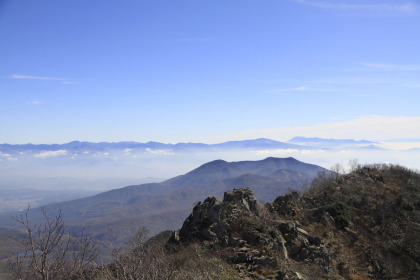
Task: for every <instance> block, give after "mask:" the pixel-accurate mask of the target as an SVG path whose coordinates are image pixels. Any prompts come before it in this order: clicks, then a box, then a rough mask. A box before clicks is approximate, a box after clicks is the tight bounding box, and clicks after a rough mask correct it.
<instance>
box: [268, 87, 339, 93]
mask: <svg viewBox="0 0 420 280" xmlns="http://www.w3.org/2000/svg"><path fill="white" fill-rule="evenodd" d="M337 91H340V90H338V89H327V88H313V87H307V86H300V87H292V88H281V89H275V90H272V91H271V92H274V93H287V92H337Z"/></svg>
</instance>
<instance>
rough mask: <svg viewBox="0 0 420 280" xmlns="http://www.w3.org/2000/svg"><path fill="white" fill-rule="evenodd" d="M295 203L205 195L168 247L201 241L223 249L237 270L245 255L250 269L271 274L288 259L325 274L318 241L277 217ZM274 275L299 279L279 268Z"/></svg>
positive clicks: (241, 193) (240, 194)
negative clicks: (309, 264)
mask: <svg viewBox="0 0 420 280" xmlns="http://www.w3.org/2000/svg"><path fill="white" fill-rule="evenodd" d="M295 199H297V197H296V195H295V194H293V193H292V194H290V195H286V196H284V197H280V198H278V199H277V200H276V202H275V203H273V204H266V205H264V204H262V203H260V202H258V201H257V200H256V199H255V197H254V194H253V193H252V191H251V190H250V189H234V190H232V191H229V192H226V193H225V194H224V198H223V201H220V200H218V199H217V198H216V197H208V198H207V199H205V200H204V201H203V202H202V203H198V204H197V205H196V206H195V207H194V209H193V211H192V213H191V214H190V215H189V217H188V218H187V219H186V220H185V222H184V224H183V226H182V228H181V229H180V230H179V231H176V232H174V233H173V235H172V238H171V240H170V241H169V243H171V244H172V245H181V246H182V245H187V244H189V243H191V242H203V241H205V242H207V243H206V244H207V246H210V247H216V248H228V249H229V252H231V256H230V258H229V260H230V262H231V263H232V264H235V265H238V267H242V266H241V265H242V264H244V263H246V257H247V255H248V254H250V253H251V254H252V255H253V265H254V267H255V268H256V269H258V268H265V269H271V270H276V271H277V270H279V269H280V268H281V263H283V262H289V261H291V260H289V258H290V259H292V260H293V261H298V262H304V261H310V262H313V263H317V264H318V265H319V266H320V267H321V269H322V270H323V271H326V272H328V271H329V269H330V262H331V257H330V255H329V253H328V249H327V248H326V247H325V246H324V245H323V243H322V240H321V238H320V237H318V236H315V235H312V234H309V233H308V232H307V231H305V230H304V229H302V228H301V225H300V224H299V223H298V222H297V221H295V220H294V219H285V218H281V217H280V216H279V214H278V213H279V212H282V213H284V212H287V213H292V212H293V211H292V209H293V205H294V200H295ZM270 211H271V212H270ZM238 269H239V268H238ZM244 273H245V272H244ZM278 273H279V274H278V275H283V276H284V277H286V276H287V275H290V277H291V278H293V277H294V278H296V279H304V278H297V277H299V276H298V275H300V274H295V275H293V274H290V273H285V272H284V271H283V272H282V271H280V270H279V271H278ZM248 276H249V275H248ZM300 277H303V276H300ZM278 279H287V278H278ZM289 279H290V278H289Z"/></svg>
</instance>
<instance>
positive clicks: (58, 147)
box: [0, 137, 377, 155]
mask: <svg viewBox="0 0 420 280" xmlns="http://www.w3.org/2000/svg"><path fill="white" fill-rule="evenodd" d="M320 144H322V145H323V146H326V147H328V146H329V145H330V146H335V145H349V146H352V145H353V146H355V147H356V146H357V147H360V146H364V147H365V148H366V147H371V146H372V145H375V144H377V142H372V141H367V140H360V141H356V140H352V139H322V138H306V137H295V138H292V139H290V140H289V141H287V142H279V141H275V140H270V139H265V138H259V139H254V140H243V141H228V142H223V143H218V144H204V143H177V144H165V143H160V142H153V141H150V142H147V143H139V142H112V143H110V142H99V143H92V142H80V141H73V142H70V143H66V144H38V145H37V144H21V145H12V144H0V152H2V153H3V154H11V155H19V154H22V153H25V152H33V153H36V152H42V151H67V152H69V153H72V154H73V153H78V154H83V153H89V152H106V151H111V150H127V151H131V150H147V149H149V150H162V151H194V150H219V149H311V148H314V147H318V146H319V145H320ZM63 155H64V153H63Z"/></svg>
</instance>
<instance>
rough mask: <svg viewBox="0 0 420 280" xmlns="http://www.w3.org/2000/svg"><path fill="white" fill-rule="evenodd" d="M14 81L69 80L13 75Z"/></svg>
mask: <svg viewBox="0 0 420 280" xmlns="http://www.w3.org/2000/svg"><path fill="white" fill-rule="evenodd" d="M12 79H18V80H46V81H67V80H68V79H64V78H57V77H40V76H30V75H20V74H13V75H12Z"/></svg>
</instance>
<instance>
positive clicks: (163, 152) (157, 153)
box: [146, 148, 175, 156]
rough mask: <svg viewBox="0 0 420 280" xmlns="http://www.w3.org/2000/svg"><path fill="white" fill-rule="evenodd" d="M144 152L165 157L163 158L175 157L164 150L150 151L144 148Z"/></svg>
mask: <svg viewBox="0 0 420 280" xmlns="http://www.w3.org/2000/svg"><path fill="white" fill-rule="evenodd" d="M146 151H147V152H149V153H151V154H154V155H165V156H171V155H175V153H173V152H169V151H165V150H152V149H150V148H146Z"/></svg>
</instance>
